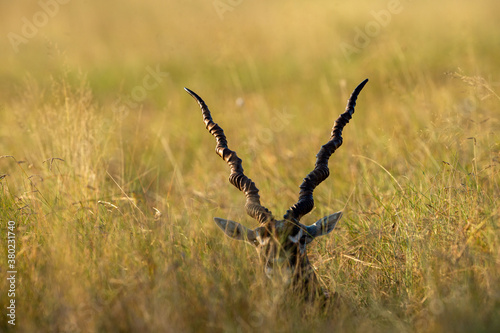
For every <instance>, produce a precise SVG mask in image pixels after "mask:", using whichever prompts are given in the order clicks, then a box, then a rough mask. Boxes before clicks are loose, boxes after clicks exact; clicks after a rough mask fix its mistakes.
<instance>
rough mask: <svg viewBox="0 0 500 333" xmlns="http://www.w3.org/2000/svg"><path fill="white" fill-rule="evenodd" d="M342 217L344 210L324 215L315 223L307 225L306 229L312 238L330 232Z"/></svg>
mask: <svg viewBox="0 0 500 333" xmlns="http://www.w3.org/2000/svg"><path fill="white" fill-rule="evenodd" d="M341 217H342V212H337V213H334V214H332V215H328V216H325V217H323V218H322V219H320V220H318V221H316V222H315V223H314V224H312V225H310V226H308V227H306V231H307V233H308V234H309V236H310V237H311V238H315V237H319V236H323V235H326V234H328V233H330V232H331V231H332V230H333V228H335V225H336V224H337V222H338V220H340V218H341Z"/></svg>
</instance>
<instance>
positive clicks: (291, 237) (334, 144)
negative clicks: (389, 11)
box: [184, 79, 368, 298]
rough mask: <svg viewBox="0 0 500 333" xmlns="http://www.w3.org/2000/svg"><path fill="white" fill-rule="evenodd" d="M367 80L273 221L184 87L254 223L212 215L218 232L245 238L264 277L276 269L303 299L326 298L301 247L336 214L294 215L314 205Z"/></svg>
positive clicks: (218, 130)
mask: <svg viewBox="0 0 500 333" xmlns="http://www.w3.org/2000/svg"><path fill="white" fill-rule="evenodd" d="M366 82H368V79H366V80H364V81H363V82H361V83H360V84H359V85H358V86H357V87H356V89H354V91H353V93H352V94H351V97H350V98H349V100H348V102H347V107H346V110H345V112H344V113H342V114H341V115H340V116H339V117H338V119H337V120H336V121H335V124H334V126H333V129H332V133H331V137H330V140H329V141H328V142H327V143H326V144H324V145H323V146H322V147H321V149H320V150H319V152H318V154H317V155H316V165H315V167H314V170H313V171H311V172H310V173H309V174H308V175H307V176H306V178H304V180H303V182H302V184H301V185H300V192H299V199H298V201H297V203H295V204H294V205H293V206H291V207H290V209H288V210H287V211H286V213H285V215H284V216H283V219H282V220H279V219H276V218H275V217H274V216H273V214H272V213H271V211H269V209H267V208H266V207H264V206H262V205H261V203H260V196H259V189H258V188H257V186H256V185H255V183H254V182H253V181H252V180H251V179H250V178H248V177H247V176H246V175H245V174H244V173H243V167H242V164H241V163H242V161H241V159H240V158H239V157H238V156H237V155H236V152H234V151H232V150H231V149H229V147H228V145H227V139H226V136H225V134H224V131H223V130H222V128H221V127H220V126H219V125H217V124H216V123H215V122H214V121H213V119H212V115H211V113H210V110H209V109H208V107H207V105H206V104H205V102H204V101H203V100H202V99H201V97H200V96H198V95H197V94H196V93H194V92H193V91H191V90H189V89H187V88H184V89H185V90H186V91H187V92H188V93H189V94H190V95H191V96H192V97H193V98H194V99H195V100H196V101H197V102H198V104H199V106H200V108H201V112H202V114H203V121H204V122H205V125H206V128H207V129H208V131H209V132H210V134H212V135H213V136H214V137H215V140H216V141H217V146H216V148H215V151H216V152H217V154H218V155H219V156H220V157H222V159H224V161H226V163H227V164H228V165H229V167H230V169H231V174H230V176H229V182H230V183H231V184H233V185H234V186H235V187H236V188H238V189H239V190H240V191H242V192H243V193H244V194H245V196H246V204H245V209H246V212H247V214H248V215H250V216H251V217H253V218H254V219H256V220H257V221H258V222H259V223H260V226H259V227H257V228H256V229H248V228H246V227H244V226H243V225H241V224H240V223H238V222H235V221H231V220H227V219H223V218H219V217H216V218H214V220H215V223H216V224H217V225H218V226H219V227H220V228H221V229H222V230H223V231H224V233H225V234H226V235H227V236H229V237H232V238H234V239H237V240H245V241H247V242H249V243H251V244H253V245H254V246H255V248H256V249H257V252H258V254H259V257H260V259H261V261H262V263H263V265H264V268H265V272H266V274H267V275H268V276H272V275H275V274H276V272H277V271H278V272H279V274H281V277H285V279H286V280H287V281H289V282H291V284H292V285H293V286H294V288H297V289H300V290H301V291H302V292H304V293H305V294H306V295H305V296H307V297H312V298H314V297H315V296H317V295H324V296H325V297H328V293H327V292H326V291H324V289H323V288H322V287H321V284H320V282H319V280H318V278H317V276H316V274H315V272H314V269H313V267H312V266H311V264H310V262H309V259H308V257H307V249H306V248H307V245H308V244H309V243H311V242H312V240H313V239H314V238H316V237H319V236H323V235H326V234H328V233H329V232H331V231H332V230H333V228H334V227H335V225H336V224H337V222H338V221H339V219H340V218H341V217H342V212H337V213H334V214H331V215H328V216H326V217H323V218H322V219H320V220H318V221H317V222H316V223H314V224H312V225H309V226H306V225H303V224H302V223H300V219H301V218H302V217H303V216H304V215H306V214H307V213H309V212H310V211H311V210H312V209H313V207H314V199H313V192H314V189H315V188H316V186H318V185H319V184H320V183H321V182H322V181H324V180H325V179H326V178H327V177H328V176H329V174H330V171H329V169H328V160H329V158H330V156H331V155H332V154H333V153H334V152H335V150H337V149H338V148H339V147H340V146H341V145H342V130H343V128H344V126H345V125H346V124H347V123H348V122H349V120H350V119H351V117H352V114H353V113H354V107H355V105H356V99H357V97H358V94H359V93H360V92H361V89H363V87H364V86H365V84H366Z"/></svg>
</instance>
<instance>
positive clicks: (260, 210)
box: [184, 88, 274, 223]
mask: <svg viewBox="0 0 500 333" xmlns="http://www.w3.org/2000/svg"><path fill="white" fill-rule="evenodd" d="M184 90H186V91H187V92H188V93H189V94H190V95H191V96H192V97H193V98H194V99H195V100H196V101H197V102H198V105H199V106H200V108H201V112H202V114H203V121H204V122H205V125H206V127H207V130H208V131H209V132H210V134H212V135H213V136H214V137H215V140H216V141H217V146H216V147H215V151H216V153H217V155H219V156H220V157H222V159H223V160H224V161H226V163H227V164H228V165H229V167H230V168H231V174H230V175H229V182H230V183H231V184H233V185H234V186H235V187H236V188H237V189H238V190H240V191H242V192H243V193H244V194H245V196H246V198H247V200H246V203H245V209H246V211H247V214H248V215H250V216H251V217H253V218H254V219H256V220H257V221H259V222H260V223H266V222H268V221H270V220H273V219H274V217H273V214H272V213H271V212H270V211H269V210H268V209H267V208H266V207H264V206H262V205H261V204H260V196H259V189H258V188H257V186H255V183H254V182H253V181H252V180H251V179H250V178H248V177H247V176H245V174H244V173H243V167H242V166H241V162H242V161H241V159H240V158H239V157H238V155H236V152H234V151H232V150H231V149H229V148H228V146H227V139H226V135H225V134H224V130H223V129H222V128H221V127H220V126H219V125H217V124H216V123H214V121H213V119H212V115H211V114H210V110H209V109H208V106H207V105H206V104H205V102H204V101H203V100H202V99H201V97H200V96H198V95H197V94H196V93H194V92H193V91H191V90H189V89H188V88H184Z"/></svg>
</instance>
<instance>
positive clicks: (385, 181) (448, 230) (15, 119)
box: [0, 1, 500, 332]
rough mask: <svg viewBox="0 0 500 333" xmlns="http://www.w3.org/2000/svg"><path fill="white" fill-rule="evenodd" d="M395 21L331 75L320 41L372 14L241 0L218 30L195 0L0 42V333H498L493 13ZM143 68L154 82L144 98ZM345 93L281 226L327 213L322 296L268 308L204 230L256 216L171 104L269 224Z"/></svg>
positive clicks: (250, 255)
mask: <svg viewBox="0 0 500 333" xmlns="http://www.w3.org/2000/svg"><path fill="white" fill-rule="evenodd" d="M235 3H236V2H235ZM402 4H403V8H404V9H403V10H402V11H401V13H400V14H397V15H394V16H393V17H392V20H391V23H390V24H389V25H387V26H386V27H383V28H382V29H381V31H380V33H379V34H378V35H377V36H375V37H373V38H371V41H370V44H369V45H368V46H367V47H366V48H364V49H362V50H361V52H359V54H356V55H353V56H352V57H351V58H349V59H346V57H345V56H344V54H343V53H342V51H341V50H340V48H339V44H340V43H342V42H345V43H353V40H354V38H355V34H356V30H355V28H356V27H360V28H363V27H364V25H365V24H366V23H367V22H369V21H370V20H373V16H372V15H371V14H370V13H371V11H379V10H383V9H384V8H387V2H383V1H377V2H368V1H359V2H356V3H352V4H351V3H349V4H348V3H345V4H336V3H333V2H329V1H316V2H309V3H305V4H296V3H291V2H286V1H277V2H273V3H272V4H271V3H269V4H264V3H262V4H259V3H254V2H248V1H243V2H241V4H239V5H238V6H236V7H235V8H234V10H233V11H229V12H227V13H226V14H225V16H224V20H220V18H219V16H218V15H217V12H216V11H215V9H214V7H213V5H212V3H211V2H204V3H203V4H195V3H194V2H181V3H179V2H174V1H167V2H159V1H158V2H151V3H144V2H138V1H129V2H120V3H118V2H114V1H108V2H103V3H88V2H69V3H68V4H65V5H64V6H61V8H60V11H59V13H58V14H57V15H56V16H55V17H54V18H52V19H51V20H50V21H49V22H48V23H47V25H46V26H44V27H43V28H40V29H39V32H38V34H37V35H36V36H35V37H33V38H31V39H29V42H28V43H26V44H23V45H21V46H20V50H19V52H18V53H15V52H13V51H12V46H11V45H10V43H9V41H8V39H3V40H2V41H0V46H2V50H7V52H4V51H2V52H1V54H0V60H2V63H3V64H4V66H2V67H1V68H0V88H1V91H0V117H1V122H0V156H1V158H0V223H1V228H2V231H1V233H0V235H2V237H1V239H0V247H1V248H2V249H4V248H6V246H5V244H6V237H4V235H6V230H7V229H6V222H7V221H9V220H13V221H16V223H17V229H16V242H17V259H16V260H17V271H18V280H17V292H16V302H17V303H16V305H17V308H16V314H17V317H16V320H17V321H16V327H15V330H16V331H20V332H21V331H23V332H35V331H39V332H56V331H63V332H65V331H68V332H74V331H76V332H93V331H99V332H113V331H150V332H162V331H169V332H170V331H172V332H178V331H194V332H198V331H228V332H239V331H243V332H251V331H270V332H274V331H298V332H310V331H336V330H339V331H359V332H366V331H384V332H385V331H397V332H415V331H418V332H440V331H462V332H470V331H474V332H477V331H480V332H495V331H498V330H499V329H500V319H499V318H500V288H499V286H500V253H499V251H500V230H499V227H500V226H499V218H500V206H499V205H498V198H499V195H500V177H499V173H498V168H499V161H500V145H499V142H500V135H499V133H500V122H499V119H500V112H499V110H500V99H499V97H498V95H500V88H499V86H498V80H499V79H498V74H497V73H498V61H497V56H498V54H499V51H500V50H499V45H498V43H496V44H495V43H493V42H491V41H493V40H495V38H496V37H497V36H496V35H495V34H496V31H498V29H499V28H500V27H498V23H497V20H496V17H495V16H494V13H495V9H498V8H496V7H498V4H497V2H495V1H487V2H486V4H481V5H474V4H470V3H462V2H460V5H456V4H455V2H452V1H444V2H442V3H440V4H439V5H436V4H432V3H428V2H414V1H412V2H407V1H402ZM488 6H489V7H488ZM14 7H15V8H14ZM487 8H489V9H487ZM0 9H1V10H2V14H3V13H5V14H4V15H3V16H5V20H3V19H2V22H1V23H0V26H1V27H2V31H7V32H9V31H14V32H18V33H19V31H20V29H21V25H20V24H21V23H20V22H21V21H20V19H21V18H22V17H23V16H26V17H28V18H30V17H31V15H32V14H33V13H34V12H36V11H37V10H39V6H38V5H36V4H31V5H28V4H26V5H16V6H14V5H11V4H7V3H2V4H1V5H0ZM156 68H158V69H159V70H160V71H161V72H162V73H168V75H166V76H163V77H162V78H161V80H160V81H145V80H147V75H148V73H150V72H149V71H150V70H151V69H156ZM367 77H368V78H369V79H370V81H369V83H368V84H367V86H366V87H365V89H364V90H363V91H362V93H361V95H360V97H359V99H358V103H357V108H356V112H355V114H354V116H353V120H352V121H351V122H350V123H349V124H348V125H347V126H346V128H345V130H344V135H343V136H344V144H343V146H342V147H341V148H340V149H339V150H338V151H337V152H336V153H335V154H334V155H333V156H332V158H331V160H330V168H331V175H330V177H329V178H328V179H327V180H326V181H325V182H324V183H322V184H321V185H320V186H319V187H318V188H317V189H316V191H315V203H316V205H315V209H314V210H313V211H312V212H311V214H309V215H308V216H305V217H304V219H303V222H304V223H306V224H309V223H312V222H314V221H316V220H317V219H319V218H321V217H322V216H324V215H327V214H330V213H332V212H334V211H338V210H343V211H344V216H343V218H342V220H341V221H340V222H339V224H338V227H337V229H336V230H335V231H334V232H333V233H332V234H331V236H329V237H324V238H321V239H319V240H317V241H316V242H315V243H313V244H312V245H311V246H310V248H309V253H310V257H311V261H312V263H313V265H314V266H315V268H316V269H317V272H318V275H319V277H320V278H321V280H322V281H323V282H324V283H325V285H326V286H327V287H328V289H330V290H331V291H332V292H334V291H335V292H337V293H338V295H339V301H338V303H336V305H331V306H327V307H322V306H320V305H319V304H314V303H307V302H304V301H303V300H302V298H301V297H300V295H285V289H284V288H283V287H282V286H279V285H277V284H276V283H275V281H274V282H273V281H268V280H267V279H266V278H265V277H264V274H263V273H262V271H261V267H259V266H258V261H257V258H256V254H255V253H254V252H255V251H254V250H253V248H252V247H251V246H249V245H243V244H241V243H239V242H234V241H232V240H230V239H229V238H225V237H223V234H222V233H221V232H220V231H219V230H217V227H216V226H215V224H214V223H213V222H212V218H213V217H215V216H220V217H224V218H231V219H234V220H238V221H240V222H241V223H243V224H245V225H247V226H248V227H254V226H255V221H252V220H251V219H250V218H249V217H248V216H246V215H245V214H244V209H243V204H244V196H243V195H242V194H241V193H239V192H238V191H237V190H236V189H235V188H234V187H233V186H231V185H230V184H229V182H228V181H227V176H228V173H229V171H228V168H227V165H226V164H225V163H224V161H222V160H221V159H220V158H219V157H218V156H217V155H216V154H215V153H214V146H215V142H214V140H213V138H212V137H211V136H210V134H209V133H207V131H206V130H205V128H204V125H203V122H202V119H201V115H200V112H199V109H198V107H197V105H196V104H195V103H194V102H193V101H192V99H191V98H190V97H189V96H188V95H187V94H186V93H185V92H184V91H183V89H182V88H183V87H184V86H186V87H188V88H190V89H193V90H194V91H196V92H197V93H199V94H200V96H202V97H203V98H204V99H205V101H206V102H207V104H208V105H209V107H210V109H211V110H212V114H213V117H214V120H215V121H216V122H218V123H219V124H220V125H221V126H222V127H223V128H224V130H225V133H226V135H227V137H228V140H229V145H230V147H231V148H232V149H234V150H236V151H237V152H238V155H239V156H240V157H241V158H242V159H243V166H244V168H245V172H246V174H247V175H248V176H249V177H251V178H252V179H253V180H254V181H255V182H256V184H257V186H258V187H259V189H260V190H261V191H260V194H261V197H262V202H263V204H264V205H265V206H266V207H268V208H270V209H271V210H272V211H273V212H274V213H275V215H276V216H280V215H281V214H283V213H284V212H285V210H286V209H287V208H288V207H289V206H290V205H292V204H293V203H294V202H295V201H296V200H297V196H298V190H299V188H298V185H299V184H300V182H301V181H302V178H303V177H304V176H305V175H306V174H307V173H308V172H309V171H311V169H312V168H313V166H314V161H315V154H316V153H317V151H318V150H319V148H320V146H321V145H322V144H324V143H325V142H326V140H327V139H328V136H329V133H330V130H331V126H332V124H333V120H334V119H335V118H336V117H337V116H338V114H339V113H341V112H342V110H343V108H344V107H345V101H346V99H347V98H348V96H349V93H350V92H351V91H352V89H353V88H354V87H355V86H356V85H357V84H358V83H359V82H361V81H362V80H363V79H365V78H367ZM145 82H146V84H145ZM154 82H156V83H157V84H154V85H148V84H147V83H150V84H151V83H154ZM146 88H147V89H146ZM141 89H142V90H141ZM139 92H143V93H145V94H143V95H140V98H138V97H137V96H139V95H137V94H138V93H139ZM134 96H135V97H134ZM134 98H135V99H134ZM2 251H3V250H2ZM3 253H6V252H5V251H3ZM4 258H6V257H4ZM1 260H2V262H3V261H4V260H5V259H1ZM0 267H1V269H0V273H2V274H3V276H5V274H6V269H5V268H4V267H5V266H4V265H2V266H0ZM0 280H1V281H2V282H1V283H0V285H1V286H2V287H1V288H0V290H2V292H1V294H0V302H1V304H2V308H4V306H3V305H4V304H6V302H7V301H8V297H7V294H6V293H5V292H4V290H6V289H7V288H4V287H7V283H6V280H5V279H4V278H3V277H2V279H0ZM2 311H3V310H2ZM4 312H5V311H4ZM4 319H5V315H4V313H3V312H2V320H1V321H0V325H1V326H0V330H2V331H4V330H9V329H12V328H13V327H11V326H10V325H8V324H7V322H6V321H5V320H4Z"/></svg>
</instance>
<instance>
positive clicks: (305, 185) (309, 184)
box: [284, 79, 368, 222]
mask: <svg viewBox="0 0 500 333" xmlns="http://www.w3.org/2000/svg"><path fill="white" fill-rule="evenodd" d="M366 82H368V79H366V80H364V81H363V82H361V83H360V84H359V85H358V86H357V87H356V89H354V91H353V92H352V94H351V97H350V98H349V100H348V101H347V107H346V110H345V112H344V113H342V114H341V115H340V116H339V117H338V118H337V120H336V121H335V124H334V125H333V129H332V134H331V137H330V141H328V142H327V143H326V144H324V145H323V146H322V147H321V149H320V150H319V152H318V154H317V155H316V165H315V167H314V170H313V171H311V172H310V173H309V174H308V175H307V176H306V178H304V181H303V182H302V184H301V185H300V193H299V200H298V201H297V203H296V204H295V205H293V206H291V207H290V209H288V210H287V211H286V213H285V215H284V218H285V219H286V220H289V221H294V222H298V221H300V219H301V218H302V216H304V215H306V214H307V213H309V212H310V211H311V210H312V209H313V207H314V198H313V192H314V189H315V188H316V186H318V185H319V184H320V183H321V182H322V181H324V180H325V179H326V178H328V176H329V175H330V170H329V169H328V159H329V158H330V156H332V154H333V153H334V152H335V150H337V149H338V148H339V147H340V146H341V145H342V130H343V129H344V126H345V125H346V124H347V123H348V122H349V120H351V118H352V114H353V113H354V107H355V106H356V99H357V98H358V95H359V93H360V92H361V89H363V87H364V86H365V84H366Z"/></svg>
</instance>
